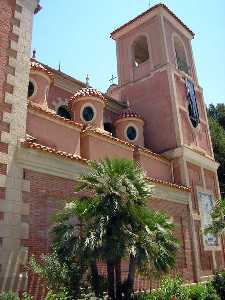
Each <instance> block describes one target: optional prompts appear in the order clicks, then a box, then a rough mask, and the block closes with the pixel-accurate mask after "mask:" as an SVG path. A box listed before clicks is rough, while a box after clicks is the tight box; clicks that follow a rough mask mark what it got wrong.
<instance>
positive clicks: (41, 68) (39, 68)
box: [30, 58, 53, 80]
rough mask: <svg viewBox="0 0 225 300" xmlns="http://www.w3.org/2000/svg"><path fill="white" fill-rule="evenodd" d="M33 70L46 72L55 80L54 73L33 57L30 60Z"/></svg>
mask: <svg viewBox="0 0 225 300" xmlns="http://www.w3.org/2000/svg"><path fill="white" fill-rule="evenodd" d="M30 66H31V70H36V71H40V72H43V73H45V74H46V75H48V76H49V78H50V79H51V80H53V74H52V72H50V71H49V70H48V69H47V68H45V67H44V66H43V65H42V64H40V63H39V62H37V61H36V60H35V59H33V58H31V62H30Z"/></svg>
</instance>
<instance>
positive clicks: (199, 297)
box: [188, 283, 220, 300]
mask: <svg viewBox="0 0 225 300" xmlns="http://www.w3.org/2000/svg"><path fill="white" fill-rule="evenodd" d="M188 297H189V298H188V299H190V300H219V299H220V298H219V297H218V296H217V294H216V291H215V290H214V289H213V287H212V285H211V284H207V285H205V284H202V283H198V284H194V285H192V286H190V287H189V290H188Z"/></svg>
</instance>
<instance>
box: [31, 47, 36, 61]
mask: <svg viewBox="0 0 225 300" xmlns="http://www.w3.org/2000/svg"><path fill="white" fill-rule="evenodd" d="M32 58H33V59H36V49H34V50H33V55H32Z"/></svg>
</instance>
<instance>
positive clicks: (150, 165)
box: [0, 0, 225, 299]
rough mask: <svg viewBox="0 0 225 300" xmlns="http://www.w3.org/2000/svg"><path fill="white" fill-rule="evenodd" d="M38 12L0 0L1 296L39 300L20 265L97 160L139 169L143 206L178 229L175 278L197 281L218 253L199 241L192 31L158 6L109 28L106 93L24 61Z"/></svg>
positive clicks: (198, 95) (204, 136) (201, 198)
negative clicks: (111, 60) (113, 53)
mask: <svg viewBox="0 0 225 300" xmlns="http://www.w3.org/2000/svg"><path fill="white" fill-rule="evenodd" d="M39 9H40V6H39V4H38V2H37V1H36V0H0V20H1V22H0V112H1V114H0V116H1V123H0V132H1V135H0V290H8V289H13V290H16V291H22V290H26V289H28V290H29V291H31V292H32V293H33V294H34V295H35V297H36V299H40V297H41V296H40V295H41V293H42V290H41V285H40V281H39V279H38V278H36V277H35V276H33V275H32V274H28V273H27V272H26V268H25V266H26V263H27V260H28V257H29V256H30V255H32V254H34V255H36V256H39V255H41V254H42V253H46V252H47V250H48V245H49V236H48V234H49V231H48V229H49V228H50V227H51V215H52V214H53V213H54V211H55V210H56V209H57V207H59V205H60V202H62V200H61V199H62V198H63V197H66V196H69V195H71V194H73V190H74V186H75V185H76V178H77V176H79V175H80V174H81V173H82V172H84V171H86V170H87V168H88V167H87V162H88V161H89V160H99V159H103V158H106V157H119V158H128V159H132V160H135V161H137V162H138V163H139V164H140V165H141V166H142V168H143V169H144V171H145V173H146V178H147V179H148V180H149V181H150V182H151V183H152V184H153V185H154V188H153V197H152V199H151V201H149V205H150V206H151V207H153V208H154V209H157V210H160V211H164V212H166V213H167V214H169V215H170V216H171V219H172V220H173V221H174V223H175V224H176V229H175V234H176V236H177V238H178V239H179V240H180V249H179V251H178V256H177V268H176V272H179V273H180V274H181V275H182V276H183V277H184V279H185V280H187V281H195V282H196V281H201V280H205V279H207V278H208V277H209V276H210V275H211V274H212V272H213V270H215V269H217V268H222V267H224V264H225V257H224V246H223V241H221V240H216V239H215V238H214V237H213V236H210V235H207V236H205V235H204V234H203V229H204V228H205V226H207V224H208V223H209V222H210V217H209V212H210V209H211V207H212V205H213V202H214V201H215V199H217V198H218V197H219V196H220V191H219V186H218V178H217V168H218V164H217V163H216V162H215V160H214V155H213V150H212V144H211V139H210V133H209V127H208V121H207V114H206V109H205V104H204V99H203V91H202V88H201V87H200V85H199V83H198V79H197V74H196V69H195V62H194V59H193V54H192V47H191V40H192V39H193V37H194V34H193V32H192V31H191V30H190V29H189V28H188V27H187V26H186V25H185V24H183V23H182V21H181V20H180V19H179V18H178V17H176V16H175V15H174V14H173V13H172V12H171V11H170V10H169V9H168V8H167V7H166V6H165V5H162V4H159V5H156V6H154V7H152V8H150V9H149V10H148V11H146V12H144V13H143V14H142V15H140V16H138V17H136V18H135V19H134V20H132V21H130V22H128V23H127V24H125V25H123V26H121V27H120V28H118V29H117V30H115V31H114V32H112V34H111V37H112V39H113V40H115V42H116V46H117V65H118V78H119V80H118V84H117V85H116V84H112V85H111V86H110V87H109V89H108V91H107V93H105V94H104V93H101V92H99V91H97V90H95V89H93V88H90V87H89V86H88V85H87V84H85V83H82V82H80V81H78V80H76V79H74V78H71V77H70V76H68V75H66V74H64V73H62V72H61V71H59V70H54V69H52V68H50V67H49V66H46V65H44V64H41V63H40V62H38V61H37V60H36V58H35V53H34V54H33V58H31V59H30V50H31V37H32V20H33V15H34V13H37V12H38V10H39ZM101 271H102V272H104V266H101ZM124 271H126V267H124ZM149 284H150V283H149V281H147V280H142V279H141V278H137V280H136V288H139V289H142V288H143V289H148V288H149Z"/></svg>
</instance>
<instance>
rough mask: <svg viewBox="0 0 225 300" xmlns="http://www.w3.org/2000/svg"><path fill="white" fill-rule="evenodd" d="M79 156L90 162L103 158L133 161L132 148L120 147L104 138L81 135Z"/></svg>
mask: <svg viewBox="0 0 225 300" xmlns="http://www.w3.org/2000/svg"><path fill="white" fill-rule="evenodd" d="M81 155H82V157H84V158H87V159H90V160H99V159H104V158H126V159H131V160H132V159H133V148H132V147H129V146H126V145H120V144H119V143H117V142H115V143H112V142H111V141H110V140H108V139H107V138H104V137H99V136H97V135H96V136H92V135H86V134H85V135H82V136H81Z"/></svg>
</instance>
